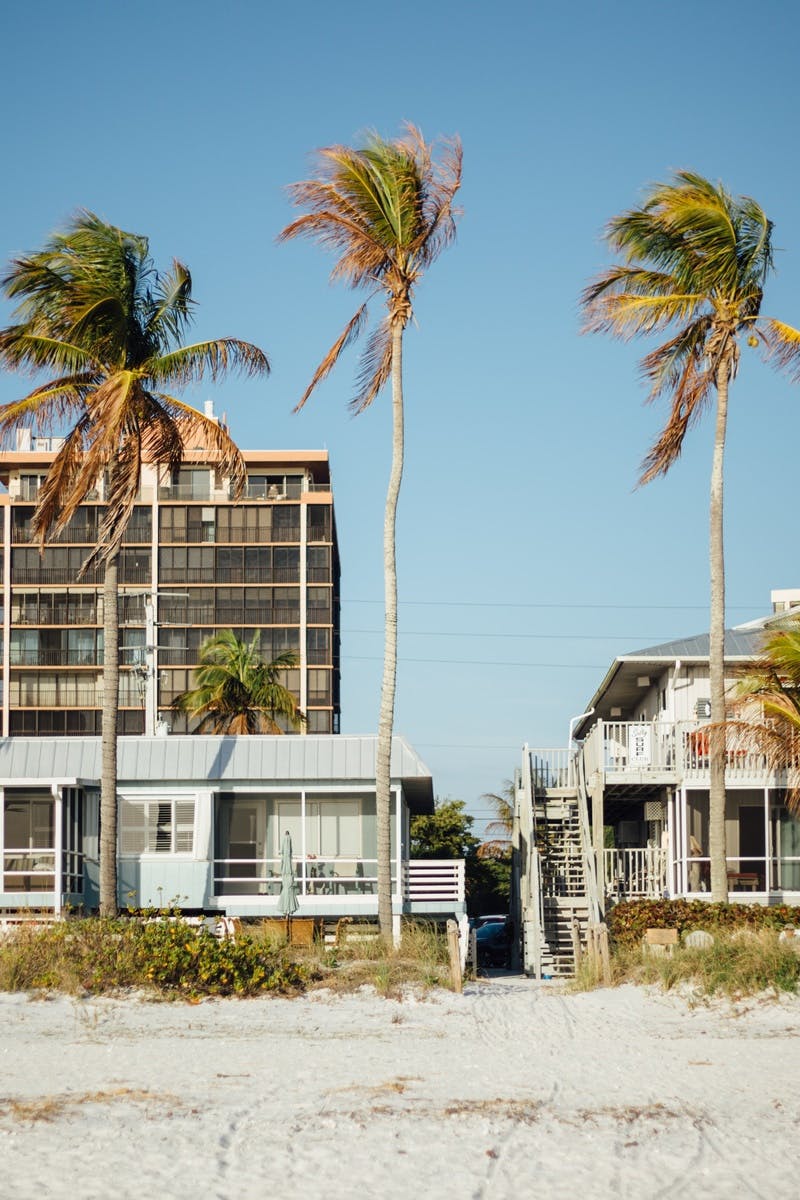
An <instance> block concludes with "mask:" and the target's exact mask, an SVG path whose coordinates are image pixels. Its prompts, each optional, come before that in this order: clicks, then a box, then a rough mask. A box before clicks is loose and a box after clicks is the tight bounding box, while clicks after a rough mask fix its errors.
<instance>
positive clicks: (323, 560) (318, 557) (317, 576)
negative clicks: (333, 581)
mask: <svg viewBox="0 0 800 1200" xmlns="http://www.w3.org/2000/svg"><path fill="white" fill-rule="evenodd" d="M306 555H307V558H306V563H307V567H308V582H309V583H327V582H328V580H329V579H330V577H331V552H330V547H328V546H309V547H308V550H307V551H306Z"/></svg>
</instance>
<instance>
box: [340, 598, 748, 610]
mask: <svg viewBox="0 0 800 1200" xmlns="http://www.w3.org/2000/svg"><path fill="white" fill-rule="evenodd" d="M341 602H342V604H380V605H383V600H351V599H349V598H346V597H342V601H341ZM398 603H399V604H400V605H401V606H402V605H407V606H409V607H412V606H413V607H429V608H580V609H594V610H598V609H604V610H612V611H615V612H622V611H626V612H628V611H630V612H678V611H680V612H708V607H709V606H708V605H707V604H574V603H572V602H571V601H569V602H568V601H560V602H557V603H552V602H548V603H544V602H539V601H535V602H527V603H524V604H523V603H513V602H509V601H506V600H400V601H398ZM762 608H763V602H762V603H761V604H726V605H725V609H726V612H752V611H755V612H759V611H760V610H761V609H762Z"/></svg>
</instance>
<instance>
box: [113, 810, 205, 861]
mask: <svg viewBox="0 0 800 1200" xmlns="http://www.w3.org/2000/svg"><path fill="white" fill-rule="evenodd" d="M193 849H194V798H192V799H191V800H178V799H175V798H174V797H172V798H163V797H160V798H158V799H148V800H133V799H129V798H124V799H121V800H120V806H119V852H120V854H121V855H126V856H128V857H130V856H134V855H138V854H191V853H192V850H193Z"/></svg>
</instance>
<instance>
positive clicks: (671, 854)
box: [667, 791, 678, 898]
mask: <svg viewBox="0 0 800 1200" xmlns="http://www.w3.org/2000/svg"><path fill="white" fill-rule="evenodd" d="M676 809H677V792H675V791H673V792H672V793H671V794H669V795H668V796H667V887H668V888H669V894H670V896H672V897H673V898H674V897H675V895H676V893H677V890H678V878H677V875H678V871H677V853H678V822H677V812H676Z"/></svg>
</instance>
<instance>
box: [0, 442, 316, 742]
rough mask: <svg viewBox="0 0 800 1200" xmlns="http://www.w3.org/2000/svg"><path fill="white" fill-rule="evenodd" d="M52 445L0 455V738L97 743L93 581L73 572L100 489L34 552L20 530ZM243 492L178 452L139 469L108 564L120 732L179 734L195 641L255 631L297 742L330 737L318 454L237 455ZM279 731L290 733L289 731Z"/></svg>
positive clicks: (91, 539) (97, 601)
mask: <svg viewBox="0 0 800 1200" xmlns="http://www.w3.org/2000/svg"><path fill="white" fill-rule="evenodd" d="M58 447H59V442H58V440H57V439H42V438H30V437H28V438H27V439H26V440H25V441H24V442H23V444H22V445H20V447H19V448H18V449H17V450H15V451H8V452H4V453H2V454H0V485H2V486H3V487H4V488H5V493H4V494H0V515H2V529H3V558H2V599H3V606H2V615H3V653H2V736H3V737H16V736H27V737H31V736H54V735H55V736H87V735H89V736H91V735H93V734H98V733H99V732H100V715H101V705H102V662H103V628H102V626H103V608H102V604H103V597H102V580H103V570H102V567H100V568H99V569H92V570H90V571H88V572H87V573H86V574H85V575H84V576H83V577H81V578H80V579H79V574H80V569H81V566H82V564H83V562H84V561H85V559H86V557H87V555H88V554H89V551H90V550H91V548H92V547H93V546H94V544H95V541H96V531H97V528H98V525H99V522H100V519H101V516H102V511H103V503H104V483H103V480H102V479H101V480H98V483H97V488H96V491H94V492H92V493H91V494H90V495H89V496H88V497H87V499H86V502H85V503H84V504H82V505H81V507H80V508H79V509H78V511H77V513H76V515H75V517H74V519H73V520H72V521H71V522H70V524H69V526H68V527H67V528H66V529H65V530H64V531H63V532H62V533H61V534H59V535H58V537H57V538H54V539H52V540H51V541H49V542H47V543H46V544H45V546H44V548H43V549H41V550H40V547H39V546H38V544H35V543H34V542H33V541H32V536H31V519H32V516H33V512H34V509H35V506H36V501H37V497H38V492H39V488H40V486H41V484H42V482H43V480H44V478H45V476H46V474H47V471H48V468H49V467H50V465H51V464H52V462H53V460H54V458H55V455H56V452H57V450H58ZM243 456H244V459H245V463H246V466H247V486H246V489H245V492H244V495H243V496H242V497H241V498H240V499H239V500H237V501H234V500H233V499H232V495H231V489H230V485H229V481H228V479H226V478H225V477H224V476H222V475H221V474H220V473H219V471H217V470H216V469H215V467H214V466H213V464H210V463H209V462H208V461H203V454H202V452H201V451H197V452H196V453H194V454H187V460H186V462H185V463H184V465H183V466H182V467H181V469H180V470H178V471H176V472H174V473H173V474H168V473H166V474H165V473H164V472H163V471H162V470H159V469H158V468H156V467H154V466H153V465H148V464H145V465H144V467H143V471H142V483H141V488H140V493H139V500H138V503H137V504H136V507H135V508H134V511H133V515H132V517H131V520H130V523H129V526H128V528H127V530H126V533H125V538H124V543H123V547H122V550H121V553H120V651H119V652H120V665H121V671H120V692H119V705H120V733H121V734H144V733H149V734H154V733H163V734H166V733H168V732H174V733H183V732H187V726H186V717H185V716H184V715H183V714H178V713H175V712H173V711H172V710H171V709H170V705H171V703H172V701H173V700H174V699H175V697H176V696H178V695H179V694H180V693H181V692H184V691H186V690H187V688H189V687H191V686H192V684H193V680H192V672H193V669H194V668H195V667H196V666H197V663H198V655H199V649H200V646H201V644H202V642H203V641H204V639H205V638H206V637H208V636H209V635H210V634H212V633H214V632H216V631H217V630H220V629H232V630H233V631H234V632H235V633H236V634H237V636H238V637H240V638H243V639H247V640H250V639H251V638H252V637H253V635H254V634H255V633H256V632H257V633H258V634H259V638H260V649H261V653H262V655H263V657H264V658H266V659H270V658H273V657H274V656H276V655H277V654H279V653H281V652H284V651H292V652H293V653H294V654H295V655H296V657H297V662H298V665H297V668H296V669H293V670H291V671H288V672H287V673H286V676H285V680H284V682H285V683H286V685H287V686H288V687H289V688H290V690H291V691H292V692H293V693H294V694H295V695H296V697H297V699H298V701H299V704H300V708H301V710H302V711H303V712H304V713H305V714H306V716H307V725H306V726H305V732H308V733H320V734H325V733H338V732H339V561H338V554H337V545H336V524H335V519H334V511H333V496H332V491H331V477H330V467H329V462H328V455H327V453H326V452H325V451H260V450H251V451H244V453H243ZM287 732H288V730H287Z"/></svg>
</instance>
